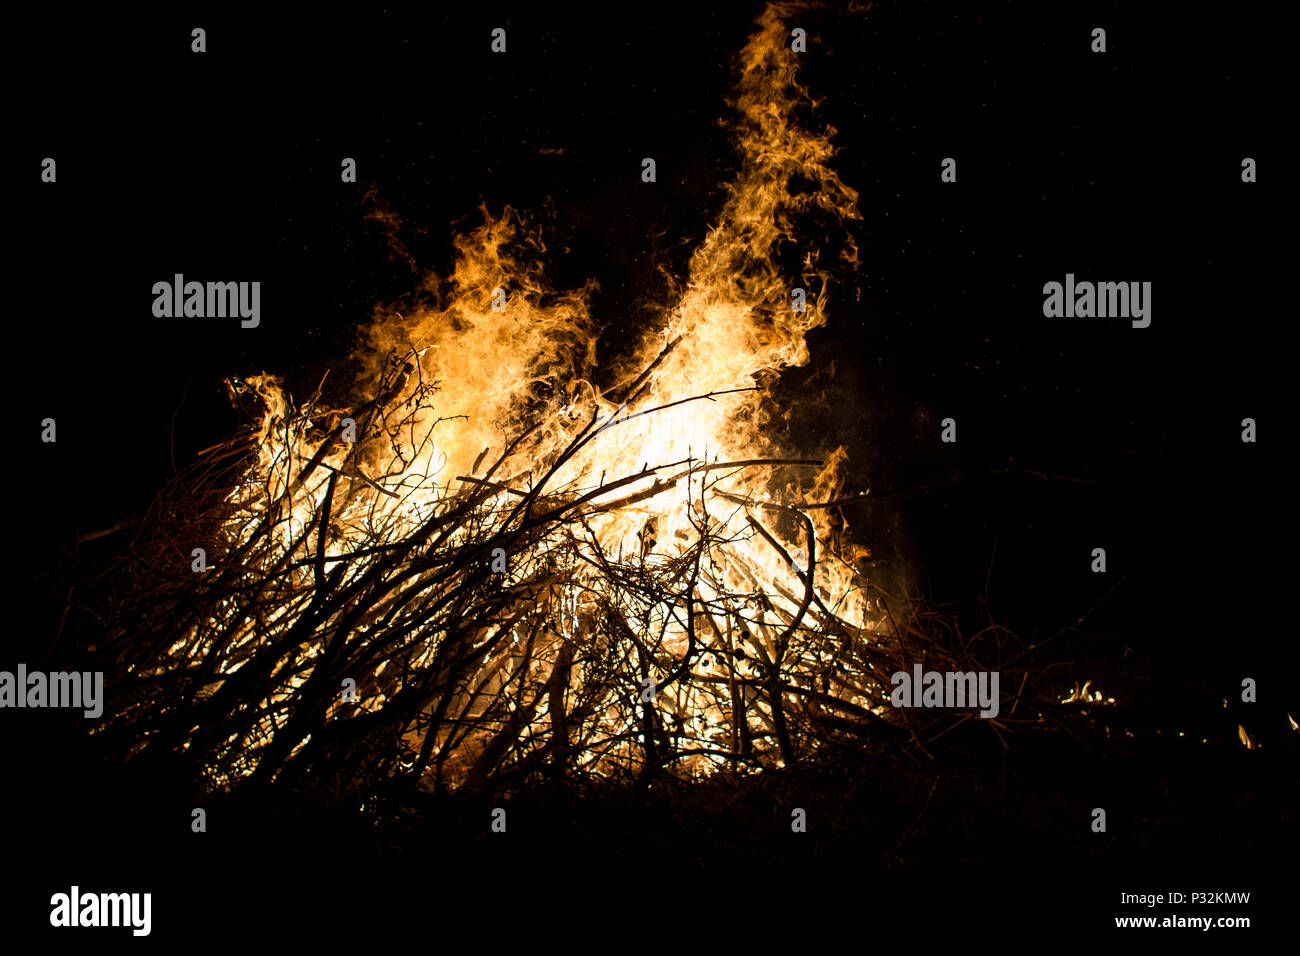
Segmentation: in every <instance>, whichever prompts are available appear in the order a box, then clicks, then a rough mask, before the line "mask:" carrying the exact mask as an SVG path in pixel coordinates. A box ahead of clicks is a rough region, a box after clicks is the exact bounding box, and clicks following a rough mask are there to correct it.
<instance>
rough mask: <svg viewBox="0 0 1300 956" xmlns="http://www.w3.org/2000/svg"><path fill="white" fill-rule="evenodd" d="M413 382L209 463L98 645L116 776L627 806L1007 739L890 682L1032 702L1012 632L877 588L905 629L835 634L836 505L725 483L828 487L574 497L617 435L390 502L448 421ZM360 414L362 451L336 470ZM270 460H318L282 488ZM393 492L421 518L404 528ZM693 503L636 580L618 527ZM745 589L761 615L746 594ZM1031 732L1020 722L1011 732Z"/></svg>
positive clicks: (626, 488)
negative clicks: (127, 770) (958, 739)
mask: <svg viewBox="0 0 1300 956" xmlns="http://www.w3.org/2000/svg"><path fill="white" fill-rule="evenodd" d="M398 364H399V363H397V362H390V363H389V367H388V370H387V371H386V372H385V374H384V376H383V377H382V379H381V381H380V382H379V383H378V385H377V386H376V387H375V389H374V392H373V395H374V397H373V398H372V399H371V400H370V401H368V402H366V403H364V404H362V405H359V406H356V407H354V408H352V409H351V410H350V413H349V414H347V415H346V416H345V415H344V414H343V410H341V409H336V410H335V411H334V413H332V414H326V413H324V412H323V410H322V408H321V407H320V406H319V404H318V403H317V400H316V399H313V401H312V402H309V403H308V404H307V405H305V406H304V407H303V408H301V409H292V408H284V409H282V410H281V411H280V413H279V414H277V415H274V416H268V417H267V419H266V422H269V429H268V427H267V425H266V423H264V425H263V427H262V428H260V429H259V428H254V429H246V430H244V431H242V432H240V433H239V434H237V435H235V436H232V437H231V438H230V439H229V440H228V441H226V442H223V443H222V444H221V445H219V446H216V447H214V448H212V449H208V450H207V451H206V452H205V453H202V454H201V455H199V456H198V460H197V461H196V462H195V463H194V464H192V465H191V466H189V467H188V468H186V469H185V470H183V471H181V472H179V473H178V474H177V475H176V476H175V477H174V479H173V480H172V481H171V482H170V483H169V484H168V485H167V486H166V487H165V488H164V489H163V491H162V492H161V493H160V494H159V496H158V498H157V500H156V501H155V503H154V505H153V507H152V508H151V510H150V511H149V513H148V514H147V515H145V516H144V518H143V519H142V520H141V521H139V522H138V523H137V524H136V526H135V528H134V531H133V535H132V540H131V542H130V544H129V546H127V547H126V548H125V549H124V550H123V552H122V553H121V555H120V558H119V560H118V561H117V563H116V565H115V566H114V568H113V569H112V573H111V574H110V575H109V576H108V577H107V578H106V580H109V581H111V582H112V584H111V592H112V593H113V594H114V595H115V597H114V599H113V601H112V603H111V606H110V607H107V608H100V611H99V614H100V616H99V620H98V622H97V630H98V631H99V637H98V638H97V640H99V641H102V644H103V646H102V647H101V648H99V649H100V650H102V651H103V652H104V653H107V654H108V655H110V656H111V657H112V659H113V661H114V665H115V666H114V669H113V670H112V671H111V676H110V678H109V680H108V681H107V690H108V696H109V700H108V707H107V709H106V713H105V719H104V720H103V721H102V722H101V724H100V725H99V726H98V727H97V729H96V731H95V733H96V736H97V738H98V739H99V740H100V741H101V742H102V745H103V747H104V749H105V751H106V752H107V753H108V754H110V755H112V756H115V757H118V758H120V759H122V760H126V761H128V762H131V761H141V762H142V763H146V764H147V763H149V762H151V761H169V762H176V761H180V762H182V763H183V764H185V765H186V766H187V767H188V768H189V770H190V771H191V772H192V779H194V780H195V782H196V785H197V787H198V788H199V789H201V790H203V791H205V792H209V793H211V792H231V791H234V790H237V789H238V788H240V787H242V786H244V785H246V784H257V783H266V782H270V781H275V782H276V783H277V784H284V785H286V786H289V787H291V788H293V789H294V790H295V791H297V792H302V793H310V794H312V795H313V796H317V797H323V798H325V799H347V800H348V801H350V802H354V803H363V802H364V801H365V799H366V796H367V795H368V794H372V793H374V792H376V791H377V790H378V789H380V788H382V787H386V786H391V785H392V784H393V783H399V784H404V785H409V786H411V787H413V788H416V789H418V790H419V791H422V792H424V793H428V794H456V795H472V794H483V793H492V794H507V795H508V794H516V793H520V792H525V791H527V790H528V789H529V788H536V787H546V786H558V787H562V788H564V790H565V792H578V793H582V792H588V793H590V792H597V791H599V792H609V791H610V789H611V788H612V789H614V790H619V789H621V788H622V789H626V788H643V787H648V786H653V785H654V784H655V783H656V782H657V781H672V780H675V781H686V780H691V779H699V778H702V777H705V776H712V775H715V774H718V773H722V774H733V775H745V774H753V773H756V772H760V771H778V772H781V771H783V770H786V769H791V768H795V767H799V766H802V767H808V766H810V765H816V764H817V762H818V761H833V760H836V759H837V755H843V754H845V753H862V752H863V751H865V750H872V749H873V748H874V749H876V750H879V749H881V748H900V747H903V748H913V749H918V750H921V751H924V749H925V747H926V746H927V744H928V743H929V742H930V741H932V740H934V739H935V738H936V737H938V736H941V735H942V734H945V733H947V732H948V731H949V730H951V729H952V728H954V727H956V726H959V725H961V724H963V723H966V722H969V721H971V720H972V719H975V720H976V722H977V723H979V722H981V721H979V720H978V718H976V717H975V715H974V713H973V712H972V711H969V710H967V711H943V710H931V711H919V710H913V711H910V712H907V711H902V710H894V709H893V708H890V707H889V705H888V697H889V693H890V690H891V686H890V675H891V674H892V673H893V672H895V671H898V670H910V668H911V666H912V664H913V663H915V662H921V663H924V664H925V665H926V666H927V667H928V668H942V669H952V670H979V669H988V668H989V666H990V664H992V665H995V666H996V665H997V664H998V663H1000V664H1001V665H1002V668H1003V675H1002V679H1003V689H1004V695H1005V696H1008V697H1009V696H1010V694H1011V693H1014V692H1015V691H1014V688H1015V682H1016V678H1017V671H1016V670H1015V667H1018V666H1020V665H1019V664H1017V663H1016V662H1017V661H1024V660H1026V658H1025V657H1024V653H1023V651H1022V652H1021V653H1020V654H1019V655H1017V654H1016V653H1013V651H1015V650H1016V648H1012V647H1004V644H1005V643H1006V642H1007V641H1013V640H1014V639H1013V638H1012V637H1011V635H1008V634H1006V633H1005V632H1003V631H1001V630H1000V629H999V628H997V627H993V626H990V627H988V628H985V629H983V630H981V631H980V632H979V633H976V634H974V635H962V634H960V633H957V632H955V631H953V630H952V629H951V628H950V627H949V626H948V625H945V624H943V623H942V620H941V618H940V617H939V616H933V615H929V614H928V612H926V611H924V609H923V608H922V607H921V606H919V605H916V604H913V603H910V602H907V601H905V600H903V599H901V598H896V597H891V596H890V595H887V594H885V593H884V592H883V591H881V590H880V589H879V588H875V587H873V586H872V585H871V584H870V583H869V582H868V581H867V580H866V579H865V578H862V577H860V578H859V582H860V585H861V587H863V588H864V589H869V591H868V593H869V596H870V600H871V606H872V607H873V608H874V609H875V611H876V617H877V618H878V620H875V621H873V622H872V624H871V626H870V627H862V626H855V625H854V624H852V623H850V622H849V621H847V620H845V619H844V618H843V617H842V616H841V615H840V614H839V613H838V612H837V607H836V606H835V604H834V602H833V601H832V600H831V598H830V596H829V595H828V594H826V593H824V592H823V589H822V588H820V587H818V586H817V584H816V582H817V571H818V566H819V562H821V561H823V560H835V559H836V558H835V556H834V555H833V554H822V553H819V542H818V541H817V535H816V534H815V533H814V522H813V520H812V518H810V514H812V513H814V512H815V511H816V510H817V509H818V508H821V509H823V510H822V512H821V513H822V514H823V515H824V514H827V513H829V511H828V510H826V509H827V503H826V502H820V503H819V502H809V503H805V504H804V505H781V504H775V503H772V502H771V501H769V500H766V499H759V498H758V497H756V496H755V495H753V494H751V493H748V492H745V491H743V490H740V491H737V490H736V489H737V488H741V489H743V488H745V487H752V485H748V486H747V485H743V484H738V483H735V482H734V481H733V482H732V483H731V484H724V482H726V481H727V480H728V479H734V478H735V477H736V476H737V475H739V474H742V473H746V472H751V473H752V471H753V470H755V469H760V470H761V469H769V470H770V469H787V470H788V469H796V470H797V469H800V468H805V469H806V468H807V467H808V466H810V465H816V464H819V463H817V462H807V461H801V460H786V459H763V460H747V461H731V462H719V461H701V460H687V461H682V462H675V463H669V464H661V465H658V466H653V467H652V466H649V465H647V466H646V467H645V468H644V469H643V470H642V471H640V472H638V473H636V474H632V475H625V476H621V477H617V478H612V479H610V480H604V479H602V481H601V483H600V484H599V485H598V486H596V487H585V488H581V487H574V486H553V481H554V476H555V475H556V473H557V472H558V471H559V470H560V469H561V467H562V466H563V465H564V463H565V462H566V461H568V460H569V459H570V458H572V456H574V455H575V454H577V453H578V452H579V451H580V450H581V449H583V448H584V447H585V446H586V445H587V443H589V442H591V441H592V440H593V439H594V437H595V436H596V434H598V433H599V432H600V431H601V430H602V428H605V427H610V426H611V424H612V423H611V422H609V421H608V420H607V419H602V417H601V416H600V415H599V414H592V416H591V417H590V419H589V420H587V421H586V422H585V425H583V424H582V423H581V422H580V423H578V424H579V425H580V426H581V427H576V428H575V431H574V433H573V435H572V437H571V438H570V439H569V440H568V441H567V443H565V444H564V445H563V446H561V447H559V449H558V451H557V453H556V454H554V455H553V456H552V460H551V461H550V467H549V471H548V472H547V473H545V474H542V475H540V476H536V475H534V477H533V480H531V481H530V482H528V483H526V484H524V485H523V486H522V487H520V485H521V484H522V482H521V481H520V480H519V479H518V478H517V475H518V474H519V473H521V472H522V471H523V470H524V469H523V466H522V465H519V466H517V462H516V459H517V457H518V456H519V453H520V449H521V448H524V447H525V446H526V444H527V443H528V442H529V440H530V436H533V435H534V432H535V431H536V429H537V428H539V427H541V426H540V425H534V426H533V427H531V428H529V427H525V428H521V429H520V431H519V433H518V434H517V436H516V437H515V438H514V439H513V440H512V441H510V442H509V443H508V444H507V445H506V447H505V449H504V451H503V452H501V454H500V455H498V456H497V457H496V458H495V460H492V461H491V462H490V463H485V462H484V460H483V457H481V458H480V462H479V463H476V465H475V469H474V470H475V471H476V472H478V471H481V474H471V475H460V476H456V478H455V481H444V483H443V484H442V485H441V486H440V487H439V489H438V493H437V494H436V495H431V494H430V493H429V485H428V484H427V483H426V482H423V481H422V480H420V476H416V478H415V479H413V480H411V481H410V482H409V483H407V484H406V485H402V484H398V485H396V486H394V485H393V484H392V483H390V482H386V481H384V479H383V476H384V475H385V474H404V473H405V472H406V471H407V470H409V465H410V461H411V455H412V445H411V443H410V442H407V441H404V440H399V436H401V435H404V434H409V432H410V427H409V426H410V423H411V422H412V421H413V420H415V416H417V414H423V415H424V416H425V420H428V415H429V410H430V409H431V408H432V404H433V402H435V401H436V397H437V396H436V391H437V390H436V388H433V387H431V386H426V385H425V384H424V383H422V382H412V381H410V380H411V378H412V376H413V375H414V376H416V377H417V378H418V371H417V370H418V362H414V363H413V362H412V361H407V362H406V363H405V364H404V365H402V366H401V367H400V368H399V367H398ZM319 391H320V390H319V389H318V390H317V396H319ZM700 397H701V398H707V397H709V396H700ZM689 400H691V399H687V401H689ZM655 411H656V409H644V410H642V411H640V412H638V413H637V414H653V413H654V412H655ZM345 417H346V418H351V419H352V420H353V421H354V422H355V423H356V424H357V426H358V430H359V433H360V435H361V438H360V439H359V440H358V441H357V442H356V444H355V447H354V448H352V449H351V450H350V451H348V452H347V453H346V454H344V455H343V456H342V458H341V463H338V462H339V461H340V458H339V454H340V448H341V445H340V442H341V441H342V440H343V439H342V436H343V434H344V428H345V424H344V420H345ZM613 424H616V423H613ZM272 433H274V434H280V435H284V436H287V437H288V438H289V439H295V438H302V439H304V440H303V441H302V442H300V443H299V444H298V447H306V448H307V449H308V450H309V452H310V454H309V455H302V456H301V457H295V456H294V455H292V454H290V453H288V452H286V453H284V455H283V456H282V457H281V458H280V459H277V460H276V461H273V462H271V463H270V465H269V467H268V466H267V464H266V462H265V460H262V464H261V465H258V466H257V467H254V465H255V463H257V462H258V461H259V458H258V456H259V454H262V453H264V449H265V443H266V442H267V441H268V435H269V434H272ZM284 447H288V448H291V447H294V441H292V440H290V441H286V442H285V443H284ZM312 449H314V451H313V450H312ZM331 457H332V458H333V460H335V461H336V464H334V465H330V464H328V463H327V462H328V461H329V460H330V459H331ZM385 459H386V461H385ZM376 463H378V464H376ZM480 464H485V465H486V467H484V468H482V469H480V468H479V465H480ZM530 467H535V465H533V466H530ZM393 487H398V488H399V489H401V488H405V489H406V490H404V491H402V492H401V494H402V495H403V497H404V498H409V499H410V500H409V504H410V508H409V509H408V510H406V511H402V512H400V513H401V514H402V515H403V516H404V517H403V519H402V520H400V521H399V520H396V519H395V518H393V517H392V515H394V514H396V513H399V512H396V511H394V509H393V508H392V499H393V498H394V497H396V496H397V494H398V493H397V492H394V490H393ZM671 494H676V495H677V496H678V503H677V505H676V506H677V507H685V508H686V509H687V511H688V513H689V514H691V515H692V519H691V521H692V525H693V528H694V532H695V533H694V537H693V539H690V538H689V536H688V540H681V538H680V536H679V537H678V539H677V540H674V541H673V542H671V544H672V546H673V547H672V549H671V550H670V551H669V550H668V549H665V548H663V547H661V546H660V545H659V543H658V542H657V541H655V540H654V529H653V522H647V525H646V533H645V536H644V540H643V545H644V546H643V547H642V548H641V549H640V550H639V552H638V553H635V554H630V555H629V554H611V553H607V552H606V551H605V550H604V549H603V548H602V546H601V544H600V542H599V541H598V540H597V538H596V535H595V534H594V533H593V531H592V527H591V524H592V522H593V521H594V520H595V519H597V518H598V517H599V516H601V515H605V514H608V513H610V512H612V511H615V510H618V509H629V508H636V507H638V506H641V507H644V502H647V501H650V500H651V499H653V498H662V497H668V496H670V495H671ZM682 495H685V496H686V498H687V500H686V501H685V503H684V504H683V503H682V502H681V501H680V499H681V496H682ZM385 498H387V499H388V501H385ZM830 504H831V505H834V502H832V503H830ZM382 505H387V506H388V507H387V510H385V509H384V508H382V507H381V506H382ZM710 509H713V510H714V511H717V510H718V509H726V510H727V515H726V518H727V520H720V519H719V517H718V516H717V515H715V514H711V513H710ZM413 515H414V516H416V517H415V518H413V517H412V516H413ZM385 516H387V517H385ZM345 522H348V523H350V524H349V527H351V528H352V529H355V528H358V527H361V528H364V529H365V533H364V534H363V535H357V534H355V533H344V529H343V527H342V524H343V523H345ZM737 529H739V530H737ZM759 540H761V542H762V546H763V547H767V548H771V549H772V551H773V552H774V553H775V554H776V555H778V556H779V557H780V559H781V561H782V562H784V563H785V564H786V565H787V566H789V567H790V568H791V569H792V571H793V575H792V577H790V578H789V579H788V580H793V581H798V582H800V584H801V586H798V587H792V588H790V589H786V588H784V587H783V586H781V585H780V584H772V583H770V582H768V583H764V582H761V581H759V580H758V579H757V577H755V576H754V575H753V574H752V573H749V572H748V571H747V570H746V565H745V564H744V563H743V562H741V563H738V561H737V560H736V558H735V553H734V552H735V549H736V548H737V547H738V546H740V545H741V544H742V543H757V542H758V541H759ZM196 547H203V548H204V551H205V555H206V565H205V566H204V570H202V571H197V570H195V564H194V562H195V560H196V559H195V558H194V556H193V555H194V549H195V548H196ZM823 547H825V545H823ZM833 547H834V542H832V543H831V545H830V548H831V550H833ZM737 573H738V574H740V575H741V576H742V578H743V577H744V575H746V574H747V573H749V579H750V580H751V582H752V586H751V587H750V588H749V589H748V590H746V589H743V588H742V589H737V588H736V587H734V585H732V586H728V584H727V583H726V582H727V581H729V580H730V581H735V580H736V575H737ZM981 661H982V662H983V663H981ZM1009 668H1010V672H1008V669H1009ZM1019 686H1020V688H1021V690H1023V688H1024V681H1023V680H1021V681H1019ZM1010 710H1011V713H1010V715H1009V714H1008V703H1007V702H1004V704H1003V709H1002V718H1001V719H1000V720H997V721H994V722H993V723H995V724H997V725H998V727H999V728H1001V730H1002V731H1005V730H1007V729H1008V728H1009V726H1010V723H1008V718H1009V717H1011V718H1014V706H1013V707H1011V708H1010Z"/></svg>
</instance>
